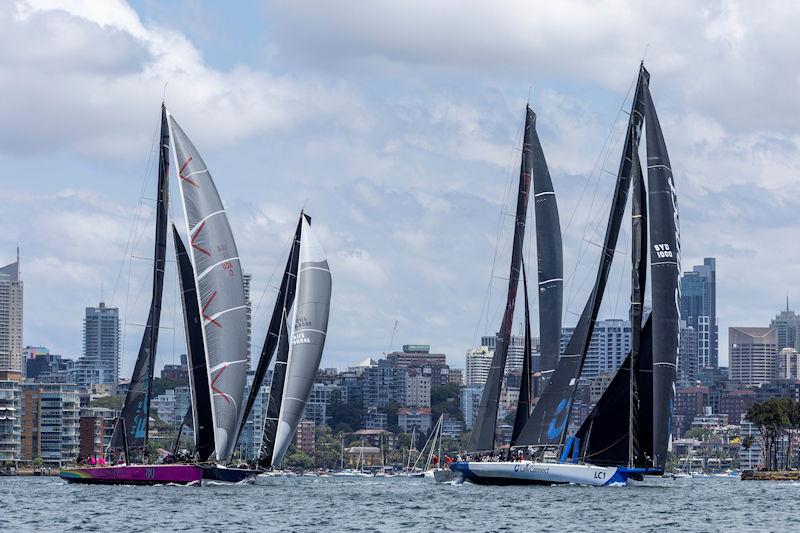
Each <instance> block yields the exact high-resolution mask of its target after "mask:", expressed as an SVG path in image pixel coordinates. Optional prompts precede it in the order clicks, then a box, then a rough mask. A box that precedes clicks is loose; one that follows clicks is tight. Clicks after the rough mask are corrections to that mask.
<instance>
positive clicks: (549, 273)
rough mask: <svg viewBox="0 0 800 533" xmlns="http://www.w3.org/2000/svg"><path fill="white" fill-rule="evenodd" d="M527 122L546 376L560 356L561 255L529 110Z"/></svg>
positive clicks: (558, 226)
mask: <svg viewBox="0 0 800 533" xmlns="http://www.w3.org/2000/svg"><path fill="white" fill-rule="evenodd" d="M528 118H529V120H530V122H531V127H530V130H531V139H530V145H531V157H532V163H531V166H532V170H533V173H532V182H533V210H534V214H535V216H536V260H537V263H538V267H539V273H538V285H539V349H540V353H541V359H540V361H541V365H540V370H541V371H542V372H543V373H546V372H548V371H550V370H553V369H554V368H555V367H556V363H557V362H558V358H559V355H560V354H559V349H560V344H561V313H562V305H563V293H564V279H563V278H564V255H563V251H562V244H561V224H560V223H559V220H558V203H557V202H556V194H555V191H554V190H553V182H552V180H551V179H550V171H549V170H548V169H547V161H546V160H545V158H544V151H543V150H542V144H541V142H539V135H538V134H537V133H536V114H535V113H534V112H533V111H531V109H530V108H528ZM543 375H546V374H543Z"/></svg>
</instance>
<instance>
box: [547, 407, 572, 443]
mask: <svg viewBox="0 0 800 533" xmlns="http://www.w3.org/2000/svg"><path fill="white" fill-rule="evenodd" d="M571 404H572V400H568V399H566V398H564V399H563V400H561V401H560V402H559V404H558V407H556V414H555V416H554V417H553V418H552V419H550V424H549V425H548V426H547V438H548V439H550V440H555V439H557V438H559V436H560V435H561V433H562V432H563V431H564V428H565V427H566V425H567V420H569V407H570V405H571Z"/></svg>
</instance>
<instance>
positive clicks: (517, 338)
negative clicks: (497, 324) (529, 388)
mask: <svg viewBox="0 0 800 533" xmlns="http://www.w3.org/2000/svg"><path fill="white" fill-rule="evenodd" d="M499 337H500V332H497V334H496V335H494V336H491V335H485V336H483V337H481V345H483V346H486V347H487V348H489V349H490V350H491V351H492V352H494V351H495V350H496V349H497V339H498V338H499ZM534 351H536V350H534ZM524 353H525V337H523V336H522V335H511V342H509V346H508V353H507V355H506V369H505V372H506V373H508V372H519V371H521V370H522V361H523V358H524V357H525V356H524Z"/></svg>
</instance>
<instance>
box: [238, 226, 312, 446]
mask: <svg viewBox="0 0 800 533" xmlns="http://www.w3.org/2000/svg"><path fill="white" fill-rule="evenodd" d="M302 223H303V222H302V215H301V216H300V220H298V221H297V229H296V230H295V232H294V238H293V239H292V245H291V247H290V248H289V257H288V259H287V260H286V268H285V269H284V271H283V278H282V279H281V286H280V289H279V290H278V297H277V298H276V299H275V307H274V308H273V309H272V318H271V319H270V321H269V327H268V328H267V337H266V339H264V346H263V347H262V349H261V358H260V359H259V360H258V366H257V367H256V371H255V374H254V375H253V384H252V385H251V387H250V393H249V394H248V395H247V403H245V406H244V410H243V411H242V417H241V420H240V422H239V435H241V434H242V430H243V429H244V426H245V425H246V424H247V418H248V417H249V416H250V411H251V410H252V409H253V405H254V404H255V402H256V398H257V397H258V393H259V391H260V390H261V386H262V385H263V383H264V377H265V376H266V375H267V369H268V368H269V364H270V362H271V361H272V356H273V354H274V353H275V349H276V348H277V347H278V340H279V338H280V334H281V326H282V325H283V324H284V322H285V321H284V316H285V313H288V310H289V309H291V308H292V304H293V303H294V293H295V288H296V287H297V261H298V255H299V253H300V230H301V228H302ZM285 310H286V311H285ZM287 355H288V348H287ZM283 363H284V365H285V363H286V360H285V359H284V361H283ZM277 416H278V410H276V411H275V418H276V420H277Z"/></svg>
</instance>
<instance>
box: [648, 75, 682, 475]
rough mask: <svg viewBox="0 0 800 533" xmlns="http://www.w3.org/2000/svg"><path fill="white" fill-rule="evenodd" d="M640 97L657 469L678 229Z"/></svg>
mask: <svg viewBox="0 0 800 533" xmlns="http://www.w3.org/2000/svg"><path fill="white" fill-rule="evenodd" d="M642 70H644V67H642ZM644 92H645V94H644V98H645V102H646V105H645V117H646V118H645V123H646V126H647V127H646V129H647V184H648V189H649V201H650V245H651V249H650V271H651V276H652V291H653V311H652V315H651V316H652V320H653V452H654V457H653V463H654V465H655V466H657V467H663V466H664V465H665V463H666V460H667V447H668V445H669V438H670V414H671V412H672V399H673V396H674V393H675V363H676V356H677V353H678V335H679V331H680V330H679V327H678V322H679V319H680V294H679V287H678V276H679V275H680V256H681V254H680V225H679V223H678V201H677V198H676V196H675V183H674V181H673V178H672V168H671V167H670V162H669V155H668V154H667V146H666V143H665V142H664V136H663V135H662V133H661V125H660V124H659V121H658V115H657V114H656V109H655V106H654V105H653V99H652V97H651V96H650V89H649V87H647V86H646V87H645V91H644Z"/></svg>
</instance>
